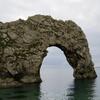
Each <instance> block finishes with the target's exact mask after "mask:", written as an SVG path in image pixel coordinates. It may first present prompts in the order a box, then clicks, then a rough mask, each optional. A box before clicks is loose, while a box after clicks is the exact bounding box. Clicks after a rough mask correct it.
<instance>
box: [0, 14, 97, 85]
mask: <svg viewBox="0 0 100 100" xmlns="http://www.w3.org/2000/svg"><path fill="white" fill-rule="evenodd" d="M50 46H57V47H58V48H60V49H61V50H62V51H63V52H64V54H65V56H66V59H67V60H68V62H69V64H70V65H71V66H72V68H73V70H74V74H73V75H74V77H75V78H76V79H93V78H96V77H97V75H96V72H95V70H94V64H93V61H92V57H91V54H90V51H89V46H88V42H87V39H86V36H85V34H84V32H83V31H82V29H81V28H80V27H79V26H78V25H77V24H76V23H74V22H73V21H71V20H68V21H62V20H55V19H53V18H52V17H50V16H44V15H36V16H32V17H29V18H28V19H27V20H22V19H19V20H17V21H14V22H9V23H2V22H0V80H1V83H0V86H4V84H7V85H6V86H15V85H18V84H24V83H35V82H40V81H41V79H40V67H41V64H42V62H43V58H44V57H45V56H46V54H47V51H46V49H47V48H48V47H50ZM8 80H9V82H8ZM11 83H12V84H11Z"/></svg>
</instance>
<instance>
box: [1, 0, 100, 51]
mask: <svg viewBox="0 0 100 100" xmlns="http://www.w3.org/2000/svg"><path fill="white" fill-rule="evenodd" d="M35 14H44V15H51V16H53V17H54V18H57V19H62V20H68V19H71V20H73V21H75V22H76V23H77V24H78V25H80V26H81V27H82V29H83V30H84V32H85V33H86V35H87V38H88V41H89V43H90V45H91V47H94V46H95V45H96V44H98V46H99V43H100V40H99V37H100V28H99V27H100V0H0V21H3V22H8V21H13V20H17V19H19V18H23V19H27V17H28V16H32V15H35ZM92 49H93V48H92ZM93 50H94V49H93ZM99 50H100V48H99ZM93 52H94V51H93Z"/></svg>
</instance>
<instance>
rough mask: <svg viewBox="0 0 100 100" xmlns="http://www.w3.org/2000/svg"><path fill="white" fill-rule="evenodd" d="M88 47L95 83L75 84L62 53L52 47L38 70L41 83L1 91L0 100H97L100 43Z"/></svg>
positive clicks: (99, 75)
mask: <svg viewBox="0 0 100 100" xmlns="http://www.w3.org/2000/svg"><path fill="white" fill-rule="evenodd" d="M90 46H91V52H92V56H93V61H94V62H95V70H96V72H97V75H98V77H97V78H96V79H95V80H74V78H73V76H72V74H73V70H72V68H71V67H70V65H68V63H67V62H66V59H65V57H64V55H63V53H62V52H61V51H59V49H57V48H54V47H53V48H51V49H49V51H50V53H49V54H48V56H47V57H46V58H45V59H44V62H43V64H42V67H41V78H42V81H43V82H42V83H40V84H34V85H27V86H22V87H18V88H9V89H0V100H100V59H99V58H100V54H99V51H100V48H99V43H98V45H95V44H94V45H93V43H90ZM94 46H95V47H94Z"/></svg>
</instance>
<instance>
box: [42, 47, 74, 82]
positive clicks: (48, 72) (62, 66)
mask: <svg viewBox="0 0 100 100" xmlns="http://www.w3.org/2000/svg"><path fill="white" fill-rule="evenodd" d="M47 51H48V53H47V55H46V56H45V57H44V59H43V62H42V65H41V68H40V76H41V79H42V80H43V81H47V80H49V79H51V78H52V79H54V78H53V77H54V76H55V77H56V78H57V77H59V75H61V76H60V78H64V77H66V78H67V77H68V76H70V77H71V76H72V73H73V70H72V68H71V66H70V65H69V63H68V61H67V60H66V57H65V54H64V52H63V51H62V49H61V48H60V47H57V46H50V47H48V48H47ZM66 72H68V73H69V75H68V73H67V74H66ZM58 74H59V75H58ZM64 75H67V76H64Z"/></svg>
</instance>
